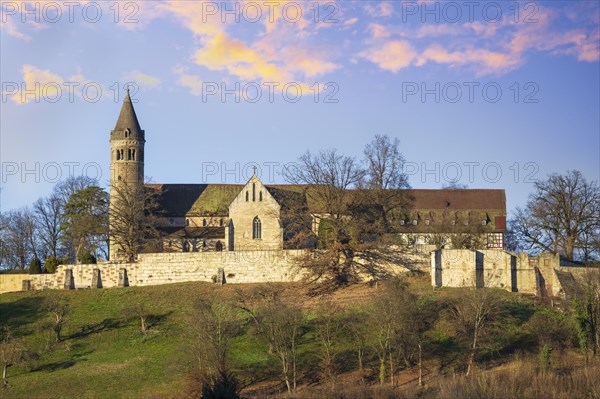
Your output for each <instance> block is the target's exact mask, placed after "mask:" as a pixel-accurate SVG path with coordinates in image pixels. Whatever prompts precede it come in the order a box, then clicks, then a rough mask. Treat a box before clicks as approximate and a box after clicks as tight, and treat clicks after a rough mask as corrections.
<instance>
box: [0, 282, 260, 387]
mask: <svg viewBox="0 0 600 399" xmlns="http://www.w3.org/2000/svg"><path fill="white" fill-rule="evenodd" d="M214 291H215V288H214V286H213V285H211V284H203V283H186V284H174V285H166V286H156V287H130V288H126V289H118V288H115V289H102V290H91V289H88V290H77V291H43V292H25V293H10V294H3V295H0V324H8V325H10V326H11V328H12V330H13V332H14V335H15V336H17V337H20V338H21V339H23V341H24V342H25V344H26V346H27V347H28V348H30V349H33V350H34V351H36V352H39V353H40V357H39V358H38V359H36V360H32V361H29V362H28V363H27V364H24V365H19V366H14V367H11V368H10V369H9V382H10V385H11V387H10V388H9V390H8V391H4V392H2V391H1V390H0V396H2V395H5V394H7V392H8V393H9V394H10V397H15V398H21V397H22V398H28V399H29V398H46V397H48V398H50V397H52V398H57V397H60V398H63V397H64V398H88V397H112V398H116V397H124V398H128V397H131V398H134V397H135V398H139V397H171V396H173V394H174V393H175V392H181V391H182V390H183V389H184V388H185V385H186V383H187V381H186V378H187V369H186V367H187V365H188V364H189V363H190V361H191V358H190V353H189V350H188V346H187V345H186V338H185V337H186V334H184V329H185V327H186V326H187V325H188V323H187V315H188V314H189V312H191V311H192V308H193V303H194V300H195V299H196V298H199V297H202V296H212V295H213V294H214ZM47 296H62V297H66V298H68V299H69V308H70V312H69V315H68V318H67V323H66V325H65V326H64V329H63V342H61V343H60V344H59V345H58V346H56V347H55V348H52V349H50V350H46V348H47V347H52V346H53V340H54V336H53V333H52V331H51V330H50V328H49V327H48V326H47V322H48V321H49V320H50V318H49V315H48V314H47V312H45V311H43V310H41V303H42V300H43V298H45V297H47ZM139 302H143V303H145V304H146V307H147V308H148V309H149V310H150V313H151V314H152V316H153V317H151V318H150V325H151V331H150V332H149V333H147V334H142V333H141V332H140V331H139V327H140V326H139V322H138V321H137V320H128V319H127V318H125V317H124V316H123V315H122V310H123V309H124V308H126V307H127V306H130V305H131V304H133V303H139ZM263 346H264V344H262V343H261V342H260V341H258V340H257V339H256V338H254V337H253V336H251V335H250V334H246V335H243V336H241V337H238V338H237V339H236V341H235V342H234V343H233V346H232V352H231V353H232V355H233V356H232V357H233V358H235V359H236V363H235V365H234V366H235V368H239V369H252V368H255V367H258V368H265V367H270V366H269V365H270V363H269V362H270V361H271V359H270V358H269V357H268V356H267V355H266V353H265V351H264V348H263Z"/></svg>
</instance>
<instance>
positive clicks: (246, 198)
mask: <svg viewBox="0 0 600 399" xmlns="http://www.w3.org/2000/svg"><path fill="white" fill-rule="evenodd" d="M246 202H248V191H246Z"/></svg>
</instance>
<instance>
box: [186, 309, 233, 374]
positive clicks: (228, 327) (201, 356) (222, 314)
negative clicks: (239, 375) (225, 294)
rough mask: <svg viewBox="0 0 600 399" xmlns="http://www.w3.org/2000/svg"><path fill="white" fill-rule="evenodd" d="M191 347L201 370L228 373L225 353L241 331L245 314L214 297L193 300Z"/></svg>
mask: <svg viewBox="0 0 600 399" xmlns="http://www.w3.org/2000/svg"><path fill="white" fill-rule="evenodd" d="M190 320H191V325H190V328H191V332H192V336H193V348H194V350H195V352H196V358H197V359H198V363H199V365H200V367H201V369H213V368H214V372H215V375H227V374H228V368H227V364H226V360H227V354H228V350H229V345H230V344H231V341H232V340H233V339H234V338H235V337H237V336H238V335H239V334H240V333H241V332H242V325H243V324H244V317H243V315H242V314H241V313H240V309H239V308H237V307H235V306H233V305H232V304H229V303H224V302H221V301H217V300H216V299H201V300H199V301H197V302H196V304H195V306H194V307H193V309H192V314H191V318H190Z"/></svg>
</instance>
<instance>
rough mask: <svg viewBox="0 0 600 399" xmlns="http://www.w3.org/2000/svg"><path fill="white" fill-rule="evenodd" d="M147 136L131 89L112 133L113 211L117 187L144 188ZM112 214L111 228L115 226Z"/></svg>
mask: <svg viewBox="0 0 600 399" xmlns="http://www.w3.org/2000/svg"><path fill="white" fill-rule="evenodd" d="M145 142H146V139H145V134H144V131H143V130H142V128H141V127H140V123H139V122H138V119H137V116H136V114H135V110H134V109H133V103H132V102H131V97H130V96H129V88H127V94H126V95H125V100H124V101H123V106H122V107H121V113H120V114H119V118H118V119H117V124H116V125H115V128H114V129H113V130H111V132H110V198H111V201H110V207H111V212H110V214H113V212H112V208H113V207H114V201H115V200H116V199H117V196H116V195H115V187H118V186H120V185H125V184H127V185H137V184H144V143H145ZM110 214H109V225H112V224H113V223H111V221H110ZM113 244H114V243H113V240H112V237H111V240H110V244H109V245H110V249H109V259H110V260H111V261H112V260H116V259H117V253H116V249H117V248H116V245H113Z"/></svg>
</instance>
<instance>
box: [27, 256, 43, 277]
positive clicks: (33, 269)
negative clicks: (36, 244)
mask: <svg viewBox="0 0 600 399" xmlns="http://www.w3.org/2000/svg"><path fill="white" fill-rule="evenodd" d="M29 274H42V262H41V261H40V260H39V259H38V258H37V257H36V258H33V259H31V262H29Z"/></svg>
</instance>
